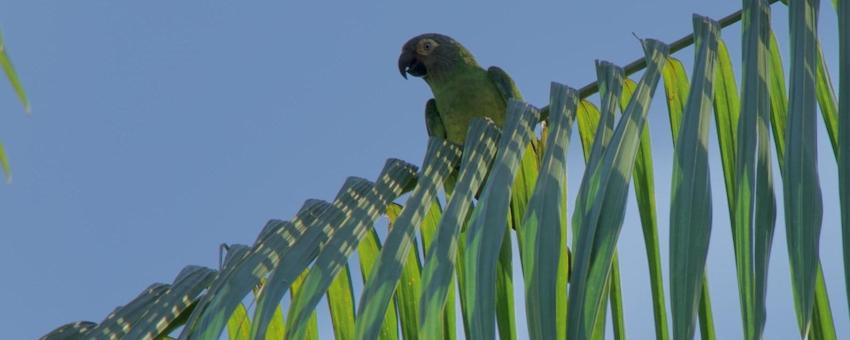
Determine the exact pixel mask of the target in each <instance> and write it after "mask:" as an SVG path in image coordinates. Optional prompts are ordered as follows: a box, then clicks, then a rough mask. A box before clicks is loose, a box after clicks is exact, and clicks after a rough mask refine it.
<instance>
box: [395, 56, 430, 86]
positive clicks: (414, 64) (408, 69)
mask: <svg viewBox="0 0 850 340" xmlns="http://www.w3.org/2000/svg"><path fill="white" fill-rule="evenodd" d="M398 71H399V73H401V76H402V77H404V79H407V75H408V74H410V75H412V76H414V77H422V76H425V74H426V73H427V70H426V69H425V64H423V63H422V61H420V60H419V58H417V57H416V54H415V53H413V52H411V51H407V50H404V51H402V52H401V55H400V56H399V57H398Z"/></svg>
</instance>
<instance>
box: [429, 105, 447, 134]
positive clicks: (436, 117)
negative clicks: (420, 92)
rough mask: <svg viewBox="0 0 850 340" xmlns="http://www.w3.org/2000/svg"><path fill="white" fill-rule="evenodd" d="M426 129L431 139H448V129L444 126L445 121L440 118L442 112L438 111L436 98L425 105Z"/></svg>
mask: <svg viewBox="0 0 850 340" xmlns="http://www.w3.org/2000/svg"><path fill="white" fill-rule="evenodd" d="M425 127H426V128H427V129H428V136H429V137H439V138H442V139H446V127H445V125H443V119H442V118H440V112H439V111H437V101H436V100H434V98H431V99H429V100H428V102H427V103H425Z"/></svg>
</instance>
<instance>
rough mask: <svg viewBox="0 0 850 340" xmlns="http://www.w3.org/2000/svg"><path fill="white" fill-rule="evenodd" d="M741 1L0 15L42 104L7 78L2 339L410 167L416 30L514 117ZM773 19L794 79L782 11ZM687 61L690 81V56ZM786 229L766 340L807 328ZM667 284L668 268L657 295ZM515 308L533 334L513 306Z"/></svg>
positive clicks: (717, 250) (665, 159)
mask: <svg viewBox="0 0 850 340" xmlns="http://www.w3.org/2000/svg"><path fill="white" fill-rule="evenodd" d="M823 3H824V4H823V9H822V12H821V24H820V26H821V31H822V35H821V37H822V39H824V41H823V42H822V44H823V48H824V53H825V55H826V56H827V58H828V59H829V64H830V66H831V70H832V71H833V74H835V73H834V72H835V71H837V43H836V41H837V40H836V34H835V31H836V25H837V24H836V16H835V11H834V10H833V9H832V7H831V6H830V5H829V2H828V1H823ZM739 6H740V2H738V1H693V0H689V1H672V0H665V1H661V0H648V1H641V2H636V1H626V0H621V1H605V2H601V1H599V2H597V1H584V2H549V3H540V4H523V5H522V6H518V5H515V4H510V3H499V4H484V3H477V4H473V3H462V4H457V3H452V2H447V1H445V2H443V1H430V2H427V3H420V4H418V5H417V4H408V3H399V2H390V1H384V2H379V3H373V4H354V3H326V2H310V3H302V4H297V5H294V4H290V3H284V2H280V1H255V2H251V3H244V2H243V3H237V2H231V1H180V2H174V1H148V2H144V3H140V2H115V1H85V2H68V1H58V0H56V1H46V0H45V1H4V2H2V3H0V29H2V31H3V34H4V38H5V41H6V44H7V45H8V49H9V52H10V53H11V55H12V58H13V61H14V62H15V66H16V67H17V69H18V72H19V75H20V76H21V78H22V81H23V83H24V85H25V87H26V89H27V91H28V93H29V95H30V99H31V101H32V107H33V114H32V115H31V116H26V115H25V114H24V113H23V112H22V110H21V107H20V105H19V103H18V102H17V100H16V98H15V97H14V95H13V92H12V91H11V88H10V87H9V86H8V85H6V84H5V81H2V83H4V84H2V85H0V140H2V143H3V144H4V145H5V147H6V150H7V152H8V156H9V157H10V159H11V162H12V167H13V171H14V182H13V183H12V184H11V185H2V186H0V212H2V213H0V221H2V222H0V225H2V226H3V227H2V237H0V268H1V269H2V272H3V279H2V280H0V301H3V302H4V305H5V307H6V308H3V309H0V325H3V326H4V327H3V329H4V337H7V338H10V339H31V338H35V337H38V336H40V335H43V334H44V333H46V332H48V331H49V330H51V329H52V328H54V327H56V326H59V325H60V324H63V323H66V322H70V321H76V320H91V321H95V322H99V321H100V320H101V319H102V318H103V317H105V316H106V315H107V314H108V313H109V312H110V311H111V310H112V309H113V308H115V307H116V306H118V305H121V304H124V303H126V302H127V301H129V300H130V299H132V298H133V297H134V296H135V295H136V294H138V292H139V291H141V290H142V289H144V288H145V287H146V286H148V285H149V284H150V283H153V282H170V281H171V280H172V279H173V278H174V276H175V275H176V274H177V273H178V272H179V271H180V269H181V268H182V267H183V266H185V265H189V264H198V265H205V266H210V267H215V266H216V265H217V260H218V245H219V244H220V243H223V242H226V243H251V242H253V240H254V238H255V237H256V235H257V233H258V232H259V231H260V229H261V228H262V226H263V224H264V223H265V221H266V220H268V219H270V218H280V219H288V218H289V217H291V216H292V215H293V214H294V213H295V211H296V210H297V209H298V208H299V207H300V206H301V203H302V202H303V201H304V200H305V199H308V198H320V199H332V197H333V195H334V194H335V192H336V190H337V189H338V187H339V186H340V185H341V184H342V183H343V181H344V179H345V178H346V177H347V176H361V177H365V178H374V177H375V176H376V175H377V174H378V172H379V171H380V168H381V166H382V165H383V163H384V160H385V159H386V158H389V157H396V158H401V159H403V160H406V161H409V162H412V163H419V162H421V159H422V156H423V154H424V147H425V142H426V133H425V129H424V123H423V109H424V103H425V101H426V100H427V99H428V98H430V93H429V90H428V88H427V86H426V85H425V84H424V82H422V81H421V80H418V79H413V80H407V81H405V80H404V79H402V78H401V77H400V76H399V74H398V70H397V68H396V60H397V57H398V54H399V50H400V47H401V45H402V44H403V43H404V42H405V41H406V40H407V39H408V38H410V37H412V36H414V35H417V34H419V33H423V32H441V33H445V34H448V35H451V36H453V37H455V38H456V39H458V40H459V41H461V42H462V43H464V44H465V45H466V46H467V47H468V48H470V49H471V50H472V51H473V53H474V54H475V55H476V56H477V58H478V61H479V62H480V63H481V64H482V65H499V66H501V67H502V68H503V69H505V70H506V71H507V72H508V73H509V74H511V75H512V76H513V78H514V79H515V80H516V82H517V84H518V85H519V87H520V88H521V89H522V91H523V94H524V96H525V98H526V100H528V101H530V102H531V103H533V104H537V105H543V104H545V102H546V100H547V99H548V93H547V91H548V88H549V82H550V81H558V82H561V83H565V84H567V85H570V86H573V87H580V86H583V85H585V84H587V83H589V82H591V81H593V80H594V78H595V71H594V68H593V60H595V59H606V60H610V61H612V62H614V63H618V64H625V63H627V62H630V61H631V60H633V59H635V58H637V57H640V56H641V55H642V54H641V51H640V47H639V44H638V42H637V40H636V39H635V38H634V37H633V35H632V33H635V34H637V35H638V36H640V37H651V38H657V39H661V40H663V41H668V42H670V41H673V40H674V39H677V38H679V37H680V36H682V35H684V34H687V33H688V32H690V31H691V14H692V13H700V14H703V15H707V16H711V17H714V18H720V17H722V16H724V15H726V14H729V13H732V12H733V11H734V10H735V9H737V8H738V7H739ZM774 9H775V11H774V14H775V18H774V25H775V27H774V28H775V29H776V30H777V35H778V37H779V39H780V44H782V46H783V49H784V51H785V53H786V54H785V56H786V57H785V59H786V62H787V48H788V39H787V33H786V32H787V16H786V11H785V9H784V8H782V7H781V6H775V7H774ZM739 34H740V31H739V28H738V27H737V26H735V27H733V28H730V29H727V30H725V31H724V37H725V38H726V39H727V42H728V43H729V45H730V46H731V47H732V49H733V51H732V53H733V60H735V61H736V66H737V67H738V69H740V62H739V60H740V48H739V46H740V42H739V41H740V40H739V38H738V37H739ZM677 56H678V57H680V58H682V59H683V60H684V61H685V62H686V65H688V66H687V68H688V71H689V72H690V66H689V65H690V61H691V54H690V52H688V51H685V52H683V53H680V54H677ZM786 76H787V72H786ZM833 80H835V81H837V76H834V77H833ZM835 85H836V86H837V84H835ZM656 97H657V99H658V100H656V101H655V102H654V103H653V106H652V109H651V112H650V117H651V118H650V128H651V131H652V137H653V150H652V152H653V155H654V157H655V158H654V160H655V175H656V177H655V179H656V186H657V188H656V192H657V197H656V199H657V204H658V211H657V213H658V216H659V223H660V226H659V228H660V231H661V235H660V240H661V245H662V253H663V256H664V258H665V260H664V264H665V268H666V263H667V261H666V252H667V243H668V242H667V237H668V235H667V220H668V216H669V215H668V214H669V209H668V208H669V192H670V189H669V185H670V184H669V181H668V179H669V178H670V172H671V155H672V149H671V142H670V137H669V123H668V122H667V118H666V116H667V113H666V105H665V104H664V102H663V101H661V99H662V98H663V92H662V90H661V89H659V91H658V93H657V96H656ZM819 133H820V135H821V136H825V132H824V130H823V129H822V128H821V130H820V131H819ZM576 136H577V135H574V137H576ZM711 138H712V141H711V143H715V141H714V140H715V138H714V132H712V135H711ZM821 142H822V143H820V144H819V155H820V160H821V161H820V164H819V166H820V169H821V174H822V176H823V177H822V178H821V180H822V183H823V189H824V206H825V215H826V216H825V218H824V228H823V234H822V246H821V257H822V260H823V265H824V271H825V275H826V280H827V286H828V289H829V292H830V297H831V302H832V307H833V311H834V313H835V315H834V316H835V320H836V327H837V328H838V332H839V335H840V337H847V336H850V327H848V323H847V320H848V311H847V304H846V294H845V291H844V283H843V272H842V269H841V265H842V264H841V260H840V255H841V244H840V225H839V223H838V221H837V216H838V210H837V209H838V198H837V197H838V195H837V188H836V184H837V181H836V179H835V167H836V166H835V161H834V158H832V151H831V149H830V147H829V145H828V142H826V139H825V138H822V140H821ZM578 145H579V143H578V140H577V138H574V139H573V141H572V144H571V146H572V147H571V148H570V150H569V165H568V166H569V179H570V182H569V191H570V196H569V197H570V198H571V200H570V204H572V198H574V197H575V192H576V190H577V188H578V180H579V179H580V178H581V173H582V170H583V166H582V160H581V153H580V149H579V148H578ZM712 145H715V147H714V148H713V149H712V157H713V161H712V164H714V165H715V167H713V168H712V169H711V171H712V179H713V184H714V185H715V187H716V188H717V190H715V192H714V197H715V201H714V207H715V209H714V211H715V218H714V221H715V223H714V232H713V235H712V245H711V250H710V255H709V260H708V262H709V263H708V265H709V270H708V275H709V279H710V281H711V286H710V287H711V288H710V289H711V293H712V298H713V300H712V302H713V304H714V312H715V313H714V317H715V322H716V326H717V331H718V337H719V338H738V337H740V334H741V333H740V324H741V323H740V314H739V310H738V297H737V288H736V278H735V270H734V262H733V261H734V259H733V258H732V246H731V236H730V229H729V224H728V216H727V215H726V213H725V206H726V203H725V202H724V201H723V199H724V198H725V194H724V193H723V191H722V174H721V170H720V168H719V160H718V158H717V157H718V156H717V150H716V143H715V144H712ZM774 173H777V174H778V171H775V172H774ZM777 194H778V199H781V192H778V193H777ZM779 204H780V206H781V201H779ZM779 217H780V220H779V223H778V224H777V229H776V238H775V240H774V248H773V249H774V252H773V256H772V262H771V264H772V267H771V270H770V283H769V284H770V286H769V292H768V313H769V319H768V323H767V330H766V333H765V338H767V339H776V338H786V337H793V335H794V334H796V332H797V330H796V321H795V319H794V314H793V305H792V301H791V295H790V282H789V274H788V268H787V263H788V262H787V252H786V245H785V238H784V224H783V223H782V218H781V216H779ZM635 221H637V209H636V207H635V205H634V204H633V203H630V204H629V206H628V211H627V216H626V224H625V225H624V228H623V233H622V235H621V238H620V239H621V242H620V254H621V255H620V258H621V266H622V268H621V270H622V276H623V281H624V285H625V288H624V293H623V294H624V300H625V301H624V303H625V318H626V328H627V331H628V334H629V336H630V337H632V338H638V339H642V338H650V337H651V334H653V333H654V330H653V327H652V321H651V320H652V316H651V307H650V300H649V297H648V295H649V288H648V287H649V284H648V282H649V281H648V277H647V274H646V260H645V256H644V250H643V241H642V236H641V233H640V226H639V225H638V224H637V223H636V222H635ZM517 267H518V266H517ZM358 277H359V276H358ZM668 277H669V275H667V272H666V271H665V286H666V287H667V288H669V283H668V282H667V280H668V279H667V278H668ZM518 286H519V284H518ZM668 303H669V299H668ZM517 313H519V314H520V315H518V318H519V319H520V320H523V319H524V317H523V316H522V315H521V314H522V313H523V308H520V307H518V308H517ZM321 320H322V321H323V322H327V319H326V318H325V319H321ZM519 324H523V322H522V321H520V322H519ZM520 327H523V326H522V325H521V326H520ZM519 335H520V336H521V337H524V336H525V331H524V328H521V332H520V333H519Z"/></svg>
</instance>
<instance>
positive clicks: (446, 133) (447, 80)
mask: <svg viewBox="0 0 850 340" xmlns="http://www.w3.org/2000/svg"><path fill="white" fill-rule="evenodd" d="M398 70H399V72H401V75H402V76H403V77H404V78H405V79H406V78H407V75H408V74H409V75H412V76H414V77H421V78H422V79H424V80H425V82H426V83H428V86H429V87H430V88H431V92H432V93H433V94H434V98H432V99H430V100H428V102H427V103H426V104H425V123H426V126H427V128H428V135H429V136H436V137H441V138H445V139H446V140H448V141H450V142H452V143H455V144H459V145H462V144H463V141H464V138H465V137H466V131H467V128H468V127H469V123H470V122H471V121H472V119H473V118H476V117H481V116H487V117H489V118H490V119H492V120H493V121H494V122H495V123H496V124H497V125H499V126H502V125H503V124H504V122H505V108H506V106H507V102H508V99H510V98H515V99H517V100H522V95H520V92H519V89H517V86H516V84H515V83H514V81H513V80H512V79H511V77H510V76H508V74H507V73H505V71H503V70H502V69H500V68H498V67H496V66H491V67H490V68H488V69H486V70H485V69H483V68H482V67H481V66H479V65H478V62H476V61H475V57H473V56H472V53H470V52H469V50H467V49H466V48H465V47H463V45H461V44H460V43H458V42H457V41H455V40H454V39H452V38H450V37H448V36H445V35H442V34H437V33H427V34H422V35H419V36H416V37H414V38H412V39H410V40H409V41H407V43H405V44H404V46H403V47H402V48H401V55H400V56H399V58H398Z"/></svg>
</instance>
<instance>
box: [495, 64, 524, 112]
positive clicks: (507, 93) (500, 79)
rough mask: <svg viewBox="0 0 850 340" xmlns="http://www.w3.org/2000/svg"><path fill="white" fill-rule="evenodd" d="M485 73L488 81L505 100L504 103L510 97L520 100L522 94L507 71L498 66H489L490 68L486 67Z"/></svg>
mask: <svg viewBox="0 0 850 340" xmlns="http://www.w3.org/2000/svg"><path fill="white" fill-rule="evenodd" d="M487 75H488V76H489V77H490V81H492V82H493V84H495V85H496V89H498V90H499V94H501V95H502V99H504V100H505V103H507V102H508V99H511V98H513V99H516V100H522V94H520V93H519V88H518V87H517V86H516V83H514V80H513V79H511V76H509V75H508V73H507V72H505V71H504V70H502V69H501V68H499V67H498V66H490V68H488V69H487Z"/></svg>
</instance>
